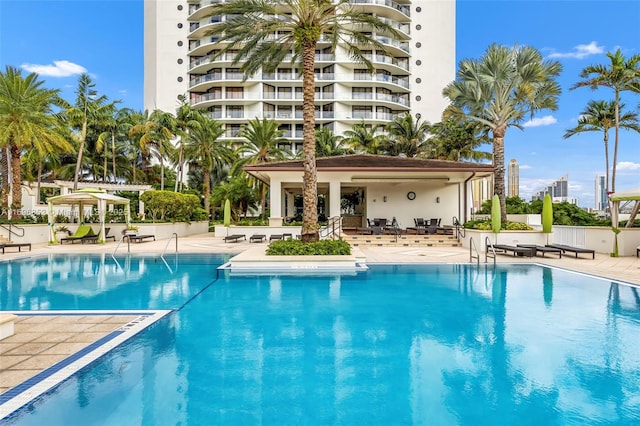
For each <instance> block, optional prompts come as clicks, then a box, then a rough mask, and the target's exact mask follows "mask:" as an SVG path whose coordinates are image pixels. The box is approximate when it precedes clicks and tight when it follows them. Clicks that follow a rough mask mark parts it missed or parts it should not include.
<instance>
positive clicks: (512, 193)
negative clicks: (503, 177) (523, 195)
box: [507, 159, 520, 197]
mask: <svg viewBox="0 0 640 426" xmlns="http://www.w3.org/2000/svg"><path fill="white" fill-rule="evenodd" d="M507 176H508V181H507V182H508V184H507V196H509V197H517V196H519V195H520V165H519V164H518V162H517V161H516V160H515V159H512V160H511V161H509V167H508V169H507Z"/></svg>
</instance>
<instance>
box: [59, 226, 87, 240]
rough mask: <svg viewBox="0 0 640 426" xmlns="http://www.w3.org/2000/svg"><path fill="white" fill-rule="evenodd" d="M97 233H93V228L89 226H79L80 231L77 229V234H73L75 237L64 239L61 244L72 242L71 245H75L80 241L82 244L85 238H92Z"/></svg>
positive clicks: (70, 236)
mask: <svg viewBox="0 0 640 426" xmlns="http://www.w3.org/2000/svg"><path fill="white" fill-rule="evenodd" d="M95 234H96V233H95V232H93V228H91V226H89V225H80V226H78V229H76V232H75V233H73V235H69V236H68V237H64V238H61V239H60V244H64V242H65V241H69V242H71V244H73V243H74V242H76V241H80V242H82V239H83V238H84V237H88V236H92V235H95Z"/></svg>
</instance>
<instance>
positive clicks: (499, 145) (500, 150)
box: [493, 127, 507, 223]
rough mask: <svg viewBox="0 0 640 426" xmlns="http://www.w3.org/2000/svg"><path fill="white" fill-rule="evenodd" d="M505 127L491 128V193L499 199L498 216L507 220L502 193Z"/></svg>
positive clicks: (503, 220)
mask: <svg viewBox="0 0 640 426" xmlns="http://www.w3.org/2000/svg"><path fill="white" fill-rule="evenodd" d="M505 132H506V128H504V127H499V128H496V129H494V130H493V193H494V194H497V195H498V198H499V199H500V218H501V220H502V223H505V222H506V221H507V202H506V200H505V194H504V135H505Z"/></svg>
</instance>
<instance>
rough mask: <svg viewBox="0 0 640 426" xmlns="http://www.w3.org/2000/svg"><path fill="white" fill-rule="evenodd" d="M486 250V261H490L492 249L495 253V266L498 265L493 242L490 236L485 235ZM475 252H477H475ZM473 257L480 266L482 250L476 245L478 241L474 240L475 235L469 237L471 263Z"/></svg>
mask: <svg viewBox="0 0 640 426" xmlns="http://www.w3.org/2000/svg"><path fill="white" fill-rule="evenodd" d="M484 242H485V247H486V249H485V251H484V263H488V261H489V250H491V252H492V254H493V256H492V257H493V266H495V265H496V250H495V249H494V248H493V244H491V240H490V239H489V237H485V240H484ZM474 252H475V254H474ZM473 259H475V260H476V263H477V264H478V266H480V251H478V247H477V246H476V242H475V241H474V240H473V237H470V238H469V263H472V262H473Z"/></svg>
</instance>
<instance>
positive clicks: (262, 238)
mask: <svg viewBox="0 0 640 426" xmlns="http://www.w3.org/2000/svg"><path fill="white" fill-rule="evenodd" d="M266 239H267V236H266V235H264V234H253V235H252V236H250V237H249V242H250V243H261V242H263V241H266Z"/></svg>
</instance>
